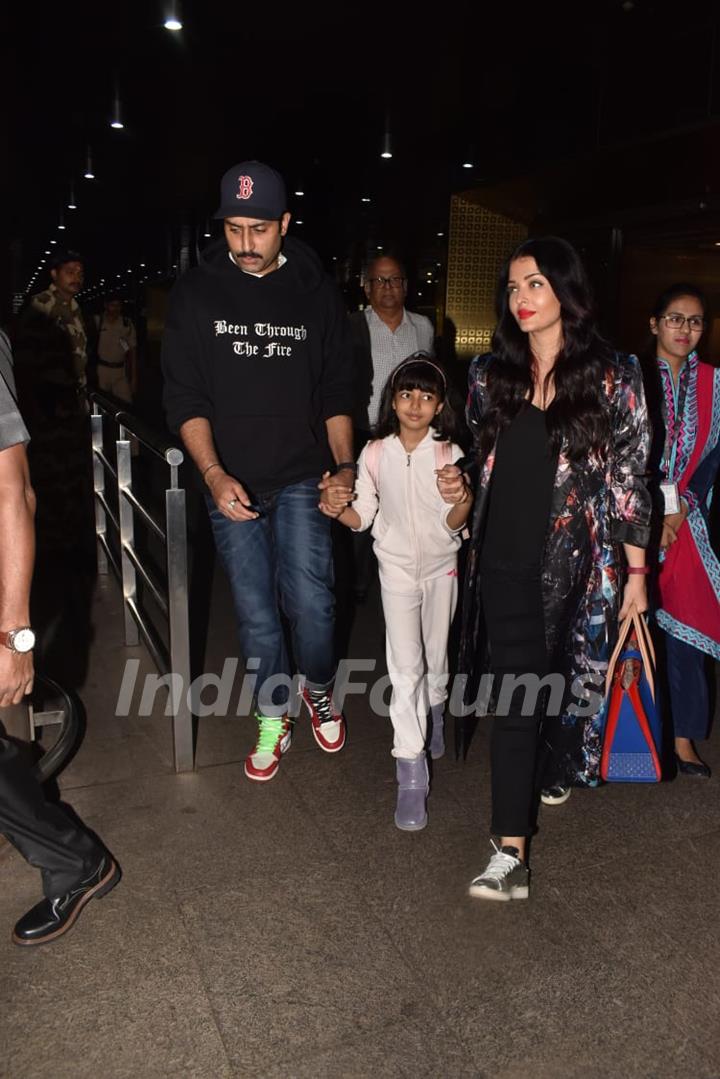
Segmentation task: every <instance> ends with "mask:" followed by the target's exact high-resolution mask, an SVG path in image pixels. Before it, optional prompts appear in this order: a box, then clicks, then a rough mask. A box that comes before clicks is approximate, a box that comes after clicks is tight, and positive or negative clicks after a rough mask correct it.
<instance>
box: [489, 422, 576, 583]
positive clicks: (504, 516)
mask: <svg viewBox="0 0 720 1079" xmlns="http://www.w3.org/2000/svg"><path fill="white" fill-rule="evenodd" d="M556 470H557V454H556V453H553V451H552V449H551V448H550V445H549V442H548V434H547V428H546V426H545V413H544V412H543V410H542V409H540V408H537V406H536V405H532V404H531V405H528V407H527V408H524V409H523V410H522V412H520V413H519V414H518V415H517V416H516V417H515V419H514V420H513V421H512V423H511V424H510V426H509V427H506V428H505V430H504V431H502V432H501V433H500V436H499V438H498V442H497V449H496V453H495V466H494V468H493V474H492V482H491V486H490V499H489V506H488V516H487V525H486V528H485V538H484V541H483V546H482V556H481V564H482V566H483V569H484V570H486V571H487V570H495V571H496V572H497V571H500V572H503V573H505V574H507V575H508V576H511V577H515V578H518V577H522V578H526V577H535V576H539V575H540V565H541V562H542V557H543V551H544V547H545V537H546V534H547V530H548V524H549V520H550V502H551V499H552V491H553V482H554V479H555V472H556Z"/></svg>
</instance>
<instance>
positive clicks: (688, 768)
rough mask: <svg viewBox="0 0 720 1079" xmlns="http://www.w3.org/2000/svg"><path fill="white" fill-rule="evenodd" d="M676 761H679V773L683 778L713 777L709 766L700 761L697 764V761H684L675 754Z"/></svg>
mask: <svg viewBox="0 0 720 1079" xmlns="http://www.w3.org/2000/svg"><path fill="white" fill-rule="evenodd" d="M675 760H676V761H677V766H678V772H680V774H681V775H683V776H694V777H695V778H696V779H709V778H710V776H711V775H712V772H711V771H710V768H709V767H708V765H707V764H703V762H702V761H700V763H699V764H696V763H695V761H684V760H681V758H680V757H678V755H677V753H676V754H675Z"/></svg>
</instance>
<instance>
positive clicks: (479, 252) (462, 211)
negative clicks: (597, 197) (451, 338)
mask: <svg viewBox="0 0 720 1079" xmlns="http://www.w3.org/2000/svg"><path fill="white" fill-rule="evenodd" d="M526 237H527V228H526V227H525V225H522V224H519V223H518V222H517V221H511V220H510V218H508V217H502V216H501V215H500V214H497V213H495V212H494V211H492V210H486V209H485V207H483V206H477V205H476V204H475V203H472V202H468V201H467V200H466V199H464V198H463V197H462V196H461V195H453V196H452V199H451V202H450V237H449V244H448V268H447V295H446V303H445V313H446V317H447V318H449V319H452V321H453V322H454V324H455V330H456V336H455V349H456V351H457V355H458V357H461V358H463V359H465V358H469V357H471V356H475V355H477V353H479V352H487V350H488V349H489V347H490V339H491V337H492V333H493V329H494V328H495V288H496V285H497V278H498V273H499V271H500V267H501V266H502V264H503V262H504V261H505V259H506V258H507V257H508V255H509V254H510V253H511V252H512V250H513V249H514V248H515V247H517V245H518V244H519V243H522V241H523V240H524V239H526Z"/></svg>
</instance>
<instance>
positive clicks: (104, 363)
mask: <svg viewBox="0 0 720 1079" xmlns="http://www.w3.org/2000/svg"><path fill="white" fill-rule="evenodd" d="M98 363H99V364H100V366H101V367H124V366H125V360H120V363H110V362H109V361H108V360H98Z"/></svg>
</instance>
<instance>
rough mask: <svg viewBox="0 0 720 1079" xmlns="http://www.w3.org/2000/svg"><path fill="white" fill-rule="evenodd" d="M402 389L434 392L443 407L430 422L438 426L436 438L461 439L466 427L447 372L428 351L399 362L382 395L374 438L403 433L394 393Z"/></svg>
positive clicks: (456, 440) (449, 440) (417, 353)
mask: <svg viewBox="0 0 720 1079" xmlns="http://www.w3.org/2000/svg"><path fill="white" fill-rule="evenodd" d="M401 390H422V391H423V393H434V394H435V396H436V397H437V398H438V400H439V401H443V402H444V404H443V408H442V411H441V412H438V413H437V415H436V416H434V417H433V419H432V421H431V424H430V426H431V427H432V428H433V429H434V432H435V433H434V434H433V438H434V439H436V440H437V441H438V442H442V441H448V442H459V441H460V440H461V438H462V429H461V425H460V421H459V419H458V414H457V411H456V410H455V408H454V407H453V404H452V401H451V399H450V398H451V394H449V393H448V383H447V375H446V374H445V372H444V371H443V369H442V367H441V366H440V364H438V363H436V362H435V360H433V359H431V357H430V356H428V355H427V353H426V352H414V353H413V354H412V356H408V358H407V359H406V360H403V362H402V363H400V364H398V366H397V367H396V368H395V370H394V371H393V372H392V374H391V375H390V377H389V378H388V380H387V382H386V383H385V385H384V387H383V392H382V397H381V398H380V412H379V415H378V422H377V424H376V426H375V428H374V430H373V437H374V438H387V436H388V435H397V434H399V433H400V424H399V422H398V418H397V414H396V412H395V410H394V409H393V407H392V403H393V397H394V396H395V394H396V393H399V392H400V391H401Z"/></svg>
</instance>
